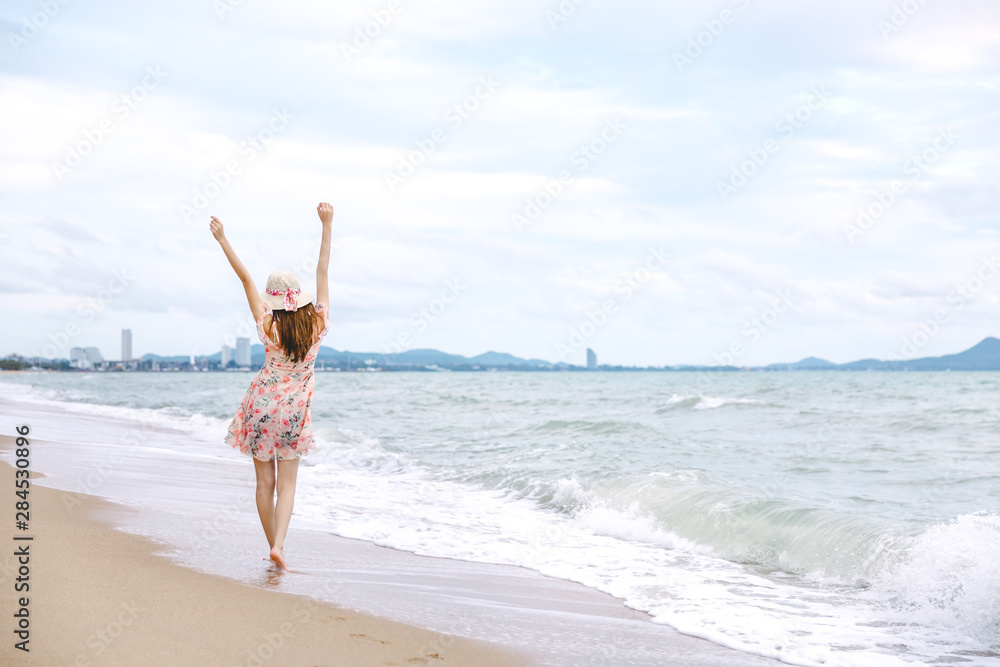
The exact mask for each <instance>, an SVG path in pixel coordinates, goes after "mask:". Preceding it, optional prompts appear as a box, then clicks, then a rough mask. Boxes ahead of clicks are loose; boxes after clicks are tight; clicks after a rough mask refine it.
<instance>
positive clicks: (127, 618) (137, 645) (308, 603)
mask: <svg viewBox="0 0 1000 667" xmlns="http://www.w3.org/2000/svg"><path fill="white" fill-rule="evenodd" d="M10 441H11V439H10V438H9V437H6V438H4V442H3V444H4V446H9V445H10ZM0 488H3V489H8V490H12V489H13V488H14V469H13V468H12V467H11V466H10V465H8V464H6V463H2V464H0ZM5 495H9V496H10V497H11V499H12V500H10V502H8V503H6V504H7V506H8V507H7V509H8V512H9V513H10V514H13V512H14V505H13V502H14V501H13V492H12V491H11V493H9V494H5ZM29 498H30V502H31V518H32V521H31V523H30V530H29V531H28V533H29V534H30V535H31V536H32V537H33V538H34V539H33V540H32V541H31V542H27V541H23V542H20V543H18V542H14V541H13V540H12V538H13V537H14V534H13V533H14V532H15V531H14V529H13V528H12V527H10V526H11V523H12V522H8V528H7V530H5V531H4V533H5V536H6V541H7V544H8V548H5V549H4V551H5V554H4V557H3V559H2V562H0V588H2V590H3V595H0V617H2V618H4V619H6V621H5V623H6V625H7V627H6V628H4V632H3V636H4V637H5V639H4V641H3V644H2V647H0V663H2V664H4V665H46V666H47V667H48V666H55V665H67V666H68V665H79V666H87V665H130V666H131V665H265V664H266V665H421V664H434V665H438V664H448V665H498V666H499V665H518V664H525V658H524V657H519V656H517V654H516V653H514V652H513V651H509V650H506V649H503V648H502V647H500V646H493V645H489V644H486V643H485V642H477V641H473V640H468V639H463V638H459V637H454V636H451V635H444V634H439V633H435V632H431V631H428V630H423V629H420V628H416V627H413V626H409V625H404V624H401V623H396V622H393V621H388V620H384V619H379V618H375V617H373V616H368V615H364V614H359V613H357V612H354V611H350V610H345V609H340V608H337V607H334V606H331V605H328V604H324V603H322V602H318V601H315V600H311V599H310V598H307V597H303V596H298V595H290V594H287V593H281V592H277V591H269V590H265V589H262V588H255V587H251V586H246V585H243V584H240V583H238V582H234V581H231V580H227V579H224V578H222V577H216V576H212V575H208V574H202V573H199V572H195V571H192V570H188V569H185V568H183V567H179V566H177V565H175V564H173V563H171V562H170V561H169V560H167V559H166V558H164V557H162V556H159V555H156V552H157V551H158V550H159V549H160V548H161V545H159V544H157V543H156V542H154V541H152V540H149V539H146V538H144V537H141V536H137V535H130V534H127V533H123V532H121V531H117V530H114V529H113V528H112V527H110V526H109V525H107V524H106V523H103V522H101V521H98V520H95V519H94V518H92V517H93V516H94V515H95V514H97V513H98V512H99V511H100V510H102V509H104V510H112V509H113V510H115V511H122V509H121V508H112V507H110V505H111V503H107V502H105V501H103V500H101V499H99V498H96V497H93V496H88V495H85V494H79V493H72V492H65V491H59V490H56V489H50V488H46V487H44V486H40V485H33V486H32V487H31V489H30V495H29ZM11 544H15V545H20V544H28V545H30V546H29V547H28V548H29V553H30V559H29V566H30V575H29V577H30V581H29V585H30V593H28V594H27V596H28V609H29V614H30V616H29V618H30V626H29V627H30V641H29V644H28V647H29V648H30V652H29V653H27V654H25V653H22V652H21V651H19V650H17V649H15V648H14V647H13V644H14V643H15V642H14V641H13V640H12V639H11V637H12V635H11V631H12V630H13V625H14V620H13V618H14V613H15V611H16V609H15V604H16V601H17V599H16V597H15V593H14V591H13V585H14V583H15V582H14V579H15V578H16V577H17V576H18V574H17V568H18V564H17V563H16V562H15V561H16V557H15V556H14V555H13V551H14V548H13V547H10V545H11ZM281 576H282V575H281V574H280V573H278V572H277V571H275V572H273V577H274V578H275V579H276V580H277V579H278V578H280V577H281ZM20 595H21V594H18V598H19V596H20Z"/></svg>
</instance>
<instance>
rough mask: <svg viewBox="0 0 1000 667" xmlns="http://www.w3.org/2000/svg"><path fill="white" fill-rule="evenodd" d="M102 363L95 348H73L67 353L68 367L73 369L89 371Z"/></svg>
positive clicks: (102, 358)
mask: <svg viewBox="0 0 1000 667" xmlns="http://www.w3.org/2000/svg"><path fill="white" fill-rule="evenodd" d="M103 361H104V357H102V356H101V351H100V350H98V349H97V348H96V347H74V348H71V349H70V351H69V365H70V366H72V367H73V368H80V369H83V370H90V369H91V368H93V367H94V366H95V365H97V364H100V363H102V362H103Z"/></svg>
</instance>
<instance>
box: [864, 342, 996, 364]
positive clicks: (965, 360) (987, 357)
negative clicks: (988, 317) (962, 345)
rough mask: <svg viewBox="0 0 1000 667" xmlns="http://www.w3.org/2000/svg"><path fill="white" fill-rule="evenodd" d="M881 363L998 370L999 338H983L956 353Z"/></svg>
mask: <svg viewBox="0 0 1000 667" xmlns="http://www.w3.org/2000/svg"><path fill="white" fill-rule="evenodd" d="M883 363H886V364H888V365H889V366H890V368H889V370H905V371H1000V339H997V338H992V337H990V338H984V339H983V340H982V341H981V342H980V343H979V344H978V345H976V346H974V347H971V348H969V349H968V350H966V351H965V352H959V353H958V354H948V355H945V356H943V357H924V358H923V359H913V360H909V361H887V362H883Z"/></svg>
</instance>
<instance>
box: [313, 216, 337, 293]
mask: <svg viewBox="0 0 1000 667" xmlns="http://www.w3.org/2000/svg"><path fill="white" fill-rule="evenodd" d="M316 212H317V213H319V219H320V220H321V221H322V222H323V240H322V242H321V243H320V246H319V260H318V261H317V262H316V303H322V304H323V305H325V306H326V308H327V310H329V309H330V278H329V269H330V237H331V236H332V235H333V207H332V206H330V205H329V204H327V203H326V202H323V203H322V204H320V205H319V206H317V207H316Z"/></svg>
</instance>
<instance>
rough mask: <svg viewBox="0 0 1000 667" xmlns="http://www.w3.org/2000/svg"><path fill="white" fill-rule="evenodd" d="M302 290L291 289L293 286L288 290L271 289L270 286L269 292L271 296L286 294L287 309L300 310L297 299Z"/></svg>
mask: <svg viewBox="0 0 1000 667" xmlns="http://www.w3.org/2000/svg"><path fill="white" fill-rule="evenodd" d="M301 291H302V290H300V289H291V288H289V289H286V290H271V289H270V288H268V290H267V293H268V294H270V295H271V296H281V295H282V294H284V295H285V310H291V311H295V310H298V308H299V306H298V303H297V301H298V298H299V297H298V294H299V293H300V292H301Z"/></svg>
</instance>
